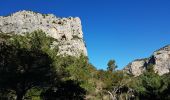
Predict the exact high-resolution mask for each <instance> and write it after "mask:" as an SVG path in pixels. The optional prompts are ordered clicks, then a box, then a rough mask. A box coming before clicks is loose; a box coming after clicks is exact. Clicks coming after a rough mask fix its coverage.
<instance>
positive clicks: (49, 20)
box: [0, 11, 87, 56]
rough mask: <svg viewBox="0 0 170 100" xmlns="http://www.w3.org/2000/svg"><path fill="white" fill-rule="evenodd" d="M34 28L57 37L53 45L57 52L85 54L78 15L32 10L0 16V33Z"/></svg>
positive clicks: (21, 32) (26, 31)
mask: <svg viewBox="0 0 170 100" xmlns="http://www.w3.org/2000/svg"><path fill="white" fill-rule="evenodd" d="M36 30H42V31H44V32H45V33H46V34H47V35H48V36H51V37H53V38H55V39H57V42H54V45H57V46H58V47H59V54H61V55H71V56H79V55H80V54H84V55H85V56H87V50H86V46H85V43H84V40H83V32H82V26H81V21H80V19H79V18H78V17H75V18H73V17H69V18H59V17H56V16H54V15H53V14H40V13H35V12H32V11H19V12H16V13H13V14H11V15H10V16H0V33H8V34H18V35H24V34H26V33H31V32H33V31H36Z"/></svg>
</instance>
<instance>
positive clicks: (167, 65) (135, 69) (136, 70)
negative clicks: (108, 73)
mask: <svg viewBox="0 0 170 100" xmlns="http://www.w3.org/2000/svg"><path fill="white" fill-rule="evenodd" d="M149 64H152V65H153V69H154V71H155V73H158V74H159V75H164V74H166V73H169V72H170V45H168V46H165V47H163V48H161V49H159V50H157V51H155V52H154V53H153V55H152V56H151V57H150V58H147V59H141V60H135V61H133V62H132V63H130V64H129V65H127V66H126V67H125V68H124V70H125V71H127V72H128V73H131V74H133V75H134V76H139V75H141V74H142V73H143V72H144V71H146V69H147V66H148V65H149Z"/></svg>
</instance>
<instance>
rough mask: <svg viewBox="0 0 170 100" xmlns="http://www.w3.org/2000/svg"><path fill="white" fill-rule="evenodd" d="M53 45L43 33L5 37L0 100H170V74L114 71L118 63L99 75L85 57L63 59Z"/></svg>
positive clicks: (1, 38)
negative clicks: (136, 74) (133, 73)
mask: <svg viewBox="0 0 170 100" xmlns="http://www.w3.org/2000/svg"><path fill="white" fill-rule="evenodd" d="M54 41H57V40H55V39H53V38H50V37H48V36H46V34H45V33H44V32H42V31H35V32H33V33H30V34H26V35H25V36H21V35H8V34H3V33H1V35H0V99H1V100H84V99H88V100H169V99H170V94H169V93H170V74H166V75H163V76H159V75H158V74H156V73H154V72H153V65H149V66H148V67H147V71H146V72H145V73H144V74H142V75H140V76H138V77H134V76H132V75H130V74H128V73H126V72H124V71H118V70H116V68H117V65H116V62H115V61H114V60H110V61H109V62H108V68H107V70H97V69H96V68H95V67H94V66H93V65H91V64H90V63H89V61H88V58H87V57H85V56H83V55H81V56H80V57H71V56H59V55H58V53H57V52H58V47H57V46H54V45H53V42H54Z"/></svg>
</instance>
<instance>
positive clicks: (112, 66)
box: [107, 60, 117, 72]
mask: <svg viewBox="0 0 170 100" xmlns="http://www.w3.org/2000/svg"><path fill="white" fill-rule="evenodd" d="M107 65H108V68H107V70H108V71H111V72H113V71H115V69H116V68H117V65H116V62H115V60H109V62H108V64H107Z"/></svg>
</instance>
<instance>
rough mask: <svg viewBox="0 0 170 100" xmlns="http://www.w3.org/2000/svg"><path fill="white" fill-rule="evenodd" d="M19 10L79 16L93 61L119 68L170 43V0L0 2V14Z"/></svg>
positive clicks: (15, 0)
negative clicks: (112, 61) (114, 62)
mask: <svg viewBox="0 0 170 100" xmlns="http://www.w3.org/2000/svg"><path fill="white" fill-rule="evenodd" d="M18 10H32V11H36V12H41V13H53V14H55V15H56V16H60V17H68V16H73V17H75V16H78V17H80V18H81V20H82V25H83V32H84V38H85V41H86V44H87V49H88V55H89V59H90V62H91V63H92V64H93V65H95V66H96V67H97V68H98V69H101V68H102V69H106V67H107V62H108V60H109V59H115V60H116V62H117V64H118V66H119V69H121V68H122V67H123V66H125V65H127V64H128V63H129V62H131V61H133V60H134V59H138V58H145V57H149V56H150V55H151V54H152V52H153V51H155V50H156V49H158V48H160V47H163V46H165V45H167V44H170V0H1V3H0V15H8V14H10V13H12V12H16V11H18Z"/></svg>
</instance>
